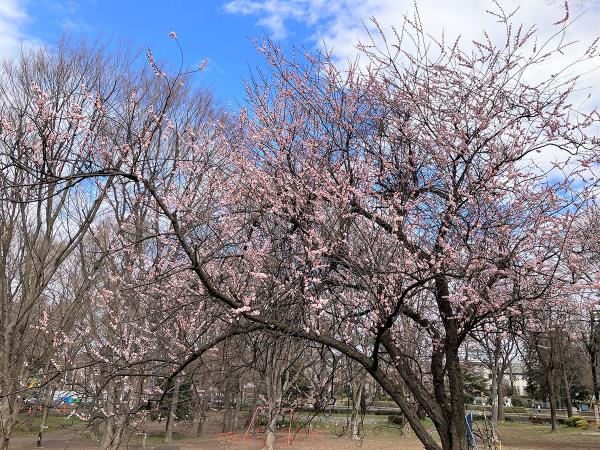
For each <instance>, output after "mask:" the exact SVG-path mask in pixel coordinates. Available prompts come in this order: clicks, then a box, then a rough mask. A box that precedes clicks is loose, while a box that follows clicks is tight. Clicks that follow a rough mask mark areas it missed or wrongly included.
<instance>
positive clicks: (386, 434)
mask: <svg viewBox="0 0 600 450" xmlns="http://www.w3.org/2000/svg"><path fill="white" fill-rule="evenodd" d="M218 427H219V419H218V418H217V417H214V418H212V420H211V421H209V423H208V424H207V426H206V433H205V434H204V435H203V436H202V437H200V438H192V437H190V436H191V435H192V434H193V428H192V426H191V425H189V424H185V423H180V424H178V425H177V426H176V428H175V435H174V437H175V440H174V443H173V445H165V444H163V443H162V437H161V433H162V432H163V430H164V423H156V422H154V423H147V424H145V425H144V429H143V430H142V429H139V430H137V432H135V433H131V434H130V435H129V436H128V437H127V438H126V441H125V442H124V443H123V445H122V448H126V449H140V448H142V435H143V432H145V433H146V434H147V439H146V447H145V448H147V449H156V450H196V449H202V450H220V449H227V448H230V449H239V450H258V449H260V448H262V441H261V438H260V436H254V435H252V434H251V433H250V434H248V435H247V436H246V439H245V440H244V433H243V432H239V433H237V434H236V435H235V436H231V435H224V434H221V433H218ZM342 429H343V425H342V426H339V424H331V425H327V426H322V427H321V428H320V429H318V430H317V432H316V433H312V434H311V435H310V436H307V435H306V433H305V432H301V433H298V434H297V435H296V437H295V438H294V439H293V441H292V442H291V445H290V443H289V442H288V439H287V437H288V429H282V430H280V431H279V433H278V435H279V437H278V440H277V445H276V448H290V449H296V450H313V449H314V450H329V449H330V450H343V449H364V450H392V449H394V450H397V449H402V450H421V449H422V448H423V446H422V445H421V444H420V443H419V441H418V440H417V439H416V437H414V435H413V434H412V433H408V434H405V435H404V436H400V435H399V433H398V430H394V429H390V428H388V427H387V426H386V425H385V422H382V425H381V426H370V427H366V430H365V435H364V438H363V439H362V440H360V441H353V440H351V439H349V438H348V437H347V436H342V437H338V434H340V431H341V430H342ZM499 435H500V437H501V439H502V444H503V445H502V448H503V449H507V450H512V449H515V450H517V449H518V450H551V449H563V450H574V449H586V450H587V449H589V450H591V449H595V450H599V449H600V432H599V431H595V430H591V429H590V430H587V431H581V430H577V429H573V428H566V427H561V429H560V431H559V432H558V433H554V434H553V433H550V432H549V427H548V426H544V425H530V424H505V425H501V426H500V428H499ZM36 438H37V434H36V433H34V432H29V433H23V434H21V435H18V436H16V437H15V438H13V439H12V440H11V445H10V448H11V449H34V448H36ZM44 448H51V449H68V450H79V449H86V450H87V449H90V450H91V449H96V448H98V444H97V443H96V442H93V441H91V440H90V439H89V438H88V437H87V436H86V434H85V433H83V432H81V431H78V430H77V429H76V427H72V426H70V427H62V428H59V429H54V430H52V431H48V432H47V433H46V434H45V439H44Z"/></svg>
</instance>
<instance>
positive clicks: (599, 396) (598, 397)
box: [589, 349, 600, 403]
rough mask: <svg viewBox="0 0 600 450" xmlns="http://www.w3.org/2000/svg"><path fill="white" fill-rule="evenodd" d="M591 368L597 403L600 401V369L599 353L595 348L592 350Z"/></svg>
mask: <svg viewBox="0 0 600 450" xmlns="http://www.w3.org/2000/svg"><path fill="white" fill-rule="evenodd" d="M589 354H590V368H591V370H592V389H593V391H594V399H595V400H596V403H600V387H599V386H598V371H597V368H596V363H597V355H596V351H595V349H592V350H591V351H590V352H589Z"/></svg>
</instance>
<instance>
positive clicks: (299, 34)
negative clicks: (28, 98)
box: [0, 0, 600, 104]
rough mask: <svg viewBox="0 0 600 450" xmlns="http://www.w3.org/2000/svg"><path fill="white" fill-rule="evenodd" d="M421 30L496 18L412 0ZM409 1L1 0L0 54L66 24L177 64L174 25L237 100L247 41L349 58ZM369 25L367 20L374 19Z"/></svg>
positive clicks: (586, 32)
mask: <svg viewBox="0 0 600 450" xmlns="http://www.w3.org/2000/svg"><path fill="white" fill-rule="evenodd" d="M501 3H502V4H503V6H505V7H506V8H508V9H512V8H514V7H515V6H520V11H519V17H518V19H520V20H522V21H523V22H524V23H526V24H532V23H536V24H537V26H538V28H539V29H540V30H541V31H542V34H543V33H544V32H546V31H547V32H554V31H555V29H554V28H553V27H552V23H554V22H556V21H557V20H559V19H560V18H562V17H563V16H564V2H563V1H562V0H560V1H559V0H527V1H522V2H521V1H519V0H501ZM599 3H600V1H598V0H573V1H571V2H570V9H571V15H572V16H575V15H577V14H579V13H581V12H583V11H585V12H586V13H585V16H584V17H583V18H582V19H581V20H579V21H578V23H577V26H576V27H573V31H574V33H573V34H574V35H573V38H574V39H581V40H583V41H588V42H589V41H590V40H593V36H594V35H595V34H596V33H597V24H598V23H600V13H599V11H600V8H599ZM417 4H418V8H419V11H420V15H421V18H422V20H423V23H424V24H425V26H426V28H427V30H428V31H430V32H431V33H432V34H434V35H438V36H439V35H440V33H441V31H442V29H443V30H444V32H445V34H446V38H447V42H449V41H450V39H453V38H454V37H456V36H458V35H459V34H460V35H462V36H463V39H465V40H467V41H468V40H469V39H471V38H479V36H480V32H481V29H482V28H483V27H484V26H485V27H486V28H487V29H488V30H491V33H492V36H493V35H494V26H495V25H494V23H493V20H491V19H492V18H491V16H488V15H486V14H485V10H486V9H489V8H491V7H492V6H493V5H492V4H491V1H490V0H452V1H448V2H440V1H439V0H418V1H417ZM412 8H413V0H162V1H159V0H120V1H119V0H0V57H1V56H5V57H6V56H9V57H10V55H12V54H14V53H16V52H17V51H18V49H19V47H20V45H22V44H25V45H45V44H49V45H52V43H53V42H56V40H57V39H58V37H59V36H60V35H61V34H62V33H64V32H65V31H67V32H70V33H72V34H74V35H80V34H83V35H86V36H90V37H95V36H98V35H100V36H102V37H103V39H104V40H106V41H110V42H113V43H117V44H118V43H120V42H123V41H129V42H130V43H131V44H132V45H133V46H134V47H136V48H140V49H145V48H147V47H149V48H151V49H152V51H153V53H154V55H155V57H156V58H157V59H166V60H169V61H171V62H173V63H178V62H179V52H178V49H177V47H176V45H175V43H174V42H173V41H172V40H170V39H169V37H168V34H169V31H171V30H173V31H175V32H176V33H177V35H178V37H179V41H180V43H181V45H182V47H183V49H184V53H185V63H186V64H187V65H189V66H190V67H194V66H197V65H198V63H199V62H201V61H202V60H203V59H205V58H207V59H208V60H209V63H208V65H207V69H206V71H205V72H203V73H201V74H199V75H198V78H199V81H200V82H202V83H204V84H206V85H207V86H208V87H210V88H212V89H213V90H214V92H215V94H216V96H217V98H219V99H220V100H222V101H223V102H227V101H232V102H233V103H234V104H235V103H237V102H238V101H239V102H243V97H244V91H243V84H242V79H243V78H247V77H248V75H249V70H250V68H253V67H256V66H259V65H261V64H262V57H261V56H260V54H259V53H258V52H257V51H256V50H255V49H254V47H253V45H252V42H251V39H252V38H261V37H262V36H265V35H269V36H270V37H272V38H273V39H275V40H277V41H279V42H280V43H281V44H282V45H283V46H284V47H289V46H291V45H296V46H304V47H307V48H319V47H322V46H323V45H324V43H326V45H327V47H328V48H330V49H333V50H334V52H335V55H337V57H338V58H339V60H340V61H341V60H345V59H346V58H354V57H355V56H356V48H355V43H356V42H357V40H358V39H362V40H364V39H365V38H366V31H365V26H364V23H366V24H367V27H368V26H369V25H368V24H369V22H368V19H369V18H370V17H373V16H374V17H376V18H377V19H378V20H379V22H380V24H381V25H382V27H383V28H384V29H385V30H386V31H389V30H390V29H391V27H392V26H397V25H399V24H400V23H401V21H402V16H403V14H405V13H407V12H410V11H411V10H412ZM371 28H372V27H371Z"/></svg>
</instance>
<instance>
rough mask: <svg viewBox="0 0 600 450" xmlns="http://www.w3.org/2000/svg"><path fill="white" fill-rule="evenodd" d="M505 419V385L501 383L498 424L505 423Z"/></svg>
mask: <svg viewBox="0 0 600 450" xmlns="http://www.w3.org/2000/svg"><path fill="white" fill-rule="evenodd" d="M502 378H504V377H502ZM513 392H514V391H513ZM504 419H505V416H504V383H502V382H500V384H498V422H504Z"/></svg>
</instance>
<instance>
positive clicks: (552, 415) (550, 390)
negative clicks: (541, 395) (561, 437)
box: [546, 371, 558, 433]
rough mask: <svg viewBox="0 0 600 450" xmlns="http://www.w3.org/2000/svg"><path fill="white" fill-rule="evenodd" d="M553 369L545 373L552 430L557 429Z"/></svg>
mask: <svg viewBox="0 0 600 450" xmlns="http://www.w3.org/2000/svg"><path fill="white" fill-rule="evenodd" d="M553 375H554V371H551V372H549V373H548V374H547V378H546V379H547V381H548V393H549V395H550V422H551V424H552V432H553V433H554V432H556V431H558V420H557V417H556V389H555V387H554V376H553Z"/></svg>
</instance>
